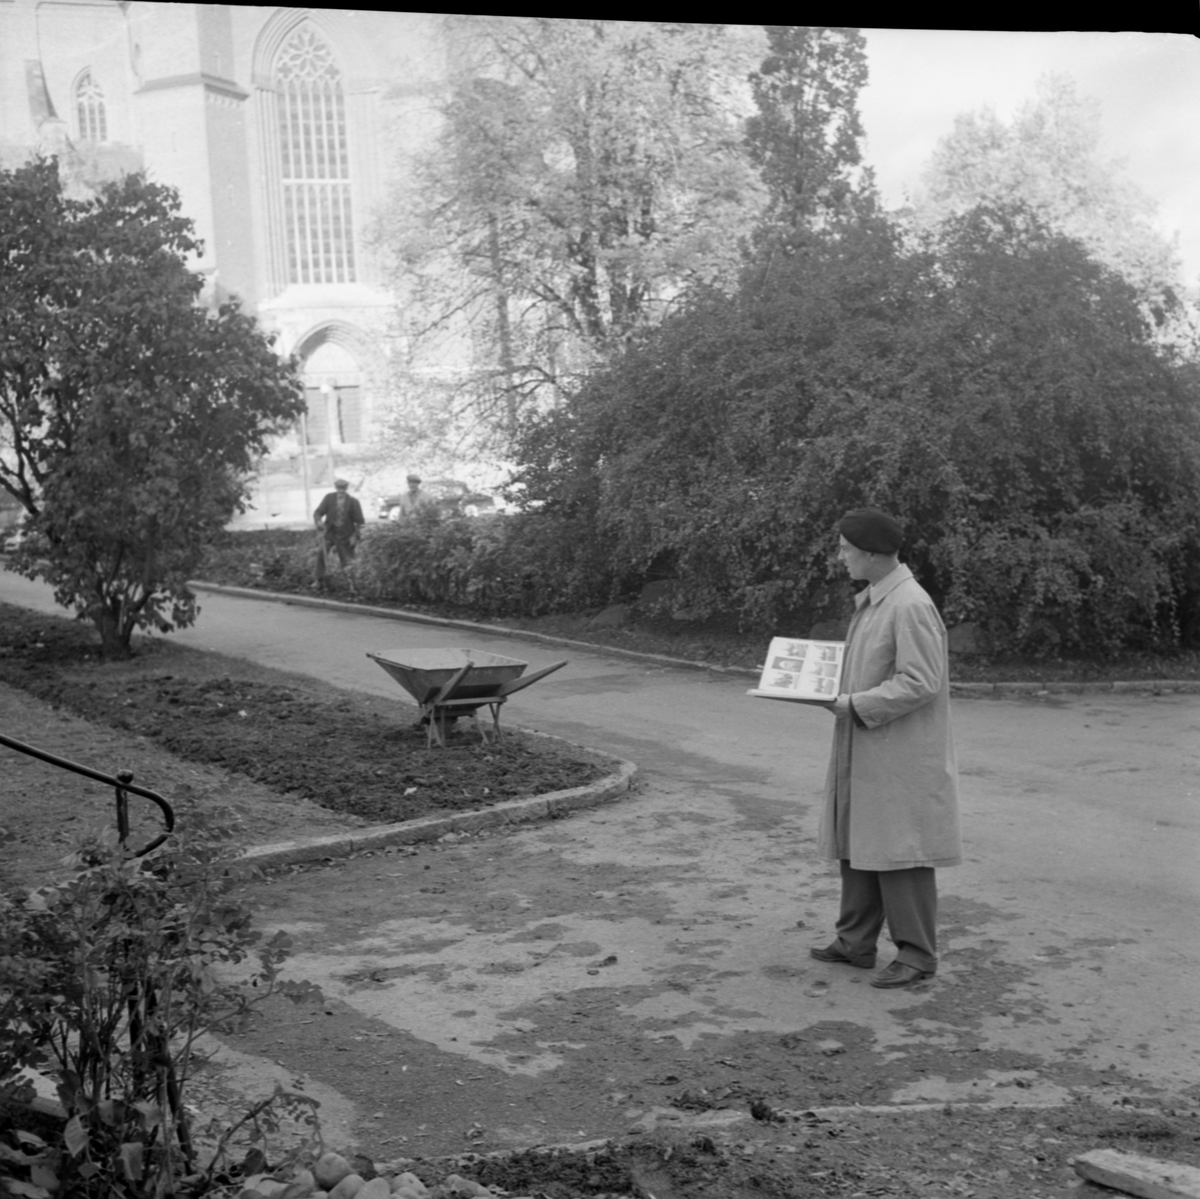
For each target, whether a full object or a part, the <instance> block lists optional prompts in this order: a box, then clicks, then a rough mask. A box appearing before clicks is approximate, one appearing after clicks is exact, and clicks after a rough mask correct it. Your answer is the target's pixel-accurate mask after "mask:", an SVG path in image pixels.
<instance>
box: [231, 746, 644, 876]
mask: <svg viewBox="0 0 1200 1199" xmlns="http://www.w3.org/2000/svg"><path fill="white" fill-rule="evenodd" d="M520 731H522V732H525V733H526V734H527V735H529V736H541V737H546V738H547V740H553V741H557V740H559V738H557V737H549V735H548V734H546V733H537V734H534V733H530V732H529V730H520ZM564 744H565V743H564ZM587 752H588V753H589V754H590V755H592V756H593V757H596V758H601V759H604V760H605V761H607V762H611V763H612V764H613V765H614V766H615V769H614V770H613V772H612V773H611V774H608V775H606V776H605V777H604V778H602V779H598V780H597V781H596V782H594V783H587V784H585V785H584V786H582V787H571V788H568V789H567V790H565V791H549V792H546V793H545V794H542V795H532V796H529V797H528V798H526V799H513V800H509V801H507V802H506V803H499V804H495V805H494V806H492V807H490V808H483V809H480V810H478V811H472V812H455V813H452V814H450V815H447V816H426V817H422V818H421V819H419V820H406V821H403V822H401V823H400V824H379V825H372V826H371V827H370V828H360V829H353V830H351V831H349V832H346V833H332V834H330V835H329V836H326V837H313V838H311V839H309V840H306V841H279V842H276V843H275V844H273V845H256V846H253V847H252V848H250V849H248V850H246V852H245V853H244V854H242V856H241V857H240V858H239V859H238V862H239V863H242V864H245V865H249V866H257V867H263V868H273V867H277V866H293V865H297V864H298V863H301V862H323V861H325V860H327V859H331V858H339V857H341V858H344V857H349V856H350V855H351V854H355V853H362V852H363V851H365V850H369V849H382V848H384V847H385V846H388V845H413V844H417V843H419V842H422V841H436V840H438V838H440V837H444V836H446V835H447V834H448V833H477V832H480V831H481V830H483V829H491V828H507V827H510V826H512V825H517V824H532V823H534V822H536V821H539V820H555V819H558V818H561V817H563V816H566V815H567V814H568V813H570V812H574V811H578V810H579V809H581V808H592V807H597V806H598V805H600V804H604V803H613V802H615V801H616V800H618V799H619V798H620V797H621V796H622V795H625V794H626V793H628V791H629V790H630V789H631V787H632V786H633V783H634V780H635V779H636V778H637V765H636V764H635V763H633V762H628V761H626V760H625V759H623V758H613V757H610V756H609V755H608V754H602V753H599V752H598V751H597V750H594V749H589V750H588V751H587Z"/></svg>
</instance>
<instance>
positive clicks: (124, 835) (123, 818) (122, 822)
mask: <svg viewBox="0 0 1200 1199" xmlns="http://www.w3.org/2000/svg"><path fill="white" fill-rule="evenodd" d="M0 745H7V746H8V748H9V749H15V750H16V751H17V752H18V753H23V754H28V755H29V756H30V757H31V758H40V759H41V760H42V761H43V762H48V763H49V764H50V765H51V766H58V767H60V768H61V769H63V770H72V771H74V772H75V773H76V774H82V775H83V776H84V778H89V779H95V780H96V781H97V782H99V783H107V784H108V785H109V786H110V787H112V788H114V790H115V791H116V793H117V837H118V839H119V840H120V842H121V845H122V846H124V844H125V842H126V840H127V839H128V837H129V793H130V792H132V793H133V794H134V795H140V796H142V798H143V799H148V800H150V801H152V802H153V803H156V804H158V806H159V808H161V809H162V814H163V823H164V824H165V825H166V826H167V827H166V830H165V831H164V832H163V833H161V834H160V835H159V836H157V837H155V838H154V840H153V841H151V842H150V843H149V844H148V845H144V846H143V847H142V848H141V849H139V850H138V851H137V852H136V853H135V854H133V855H132V856H133V857H135V858H141V857H145V856H146V854H148V853H149V852H150V851H151V850H153V849H157V848H158V847H159V846H160V845H161V844H162V843H163V842H164V841H165V840H166V839H167V837H169V836H170V834H171V832H172V830H173V829H174V828H175V813H174V811H173V810H172V808H171V805H170V804H169V803H167V801H166V800H165V799H163V797H162V796H161V795H159V794H158V792H157V791H151V790H150V789H149V788H147V787H139V786H138V785H137V784H136V783H135V782H134V781H133V772H132V771H131V770H120V771H118V772H117V774H116V776H115V777H114V776H113V775H111V774H105V773H104V772H103V771H100V770H92V769H91V767H90V766H81V765H80V764H79V763H78V762H72V761H71V760H70V759H69V758H60V757H59V756H58V755H57V754H52V753H49V752H48V751H47V750H44V749H38V748H37V746H35V745H26V744H25V742H24V741H18V740H16V739H15V738H14V737H6V736H4V734H3V733H0Z"/></svg>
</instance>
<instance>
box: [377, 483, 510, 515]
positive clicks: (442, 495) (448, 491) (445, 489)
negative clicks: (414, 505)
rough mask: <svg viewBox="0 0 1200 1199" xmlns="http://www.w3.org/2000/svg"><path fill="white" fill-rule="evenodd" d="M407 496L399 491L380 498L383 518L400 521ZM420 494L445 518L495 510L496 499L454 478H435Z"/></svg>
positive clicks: (426, 484) (422, 487)
mask: <svg viewBox="0 0 1200 1199" xmlns="http://www.w3.org/2000/svg"><path fill="white" fill-rule="evenodd" d="M405 494H406V493H405V492H399V493H397V494H394V495H385V496H384V497H383V498H382V499H380V501H379V516H380V519H382V520H399V519H400V513H401V507H400V505H401V502H402V500H403V499H404V496H405ZM421 495H423V496H424V497H425V499H426V501H427V502H428V503H429V504H430V506H431V507H433V508H435V509H436V510H437V511H438V512H440V513H442V515H443V516H480V515H482V514H483V513H485V512H491V511H492V510H493V509H495V507H496V500H495V497H494V496H490V495H488V494H487V493H486V492H482V491H472V490H471V488H470V487H468V486H467V485H466V484H465V483H460V482H458V481H457V480H455V479H432V480H430V482H428V483H424V482H423V483H422V484H421Z"/></svg>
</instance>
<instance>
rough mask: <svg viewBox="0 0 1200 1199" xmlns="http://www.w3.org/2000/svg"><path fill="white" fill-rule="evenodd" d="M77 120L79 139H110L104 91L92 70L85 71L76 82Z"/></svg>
mask: <svg viewBox="0 0 1200 1199" xmlns="http://www.w3.org/2000/svg"><path fill="white" fill-rule="evenodd" d="M75 120H76V125H77V127H78V131H79V140H80V141H85V142H103V141H107V140H108V120H107V117H106V115H105V111H104V92H103V90H102V89H101V87H100V85H99V84H98V83H97V82H96V79H95V77H94V76H93V75H92V73H91V71H84V73H83V74H82V75H81V76H80V77H79V81H78V82H77V83H76V84H75Z"/></svg>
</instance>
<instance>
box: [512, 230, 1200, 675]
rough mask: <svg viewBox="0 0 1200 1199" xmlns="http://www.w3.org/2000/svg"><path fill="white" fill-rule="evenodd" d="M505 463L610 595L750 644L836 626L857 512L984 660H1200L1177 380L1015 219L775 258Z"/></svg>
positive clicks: (1135, 321) (535, 434)
mask: <svg viewBox="0 0 1200 1199" xmlns="http://www.w3.org/2000/svg"><path fill="white" fill-rule="evenodd" d="M518 459H519V461H521V462H522V463H523V467H522V470H521V474H520V478H519V481H520V483H521V484H522V486H523V488H524V495H525V499H526V503H527V504H528V505H529V506H530V507H532V508H535V509H536V510H538V511H539V512H540V513H542V514H544V515H547V516H550V517H553V518H555V519H557V520H560V521H564V522H566V521H571V522H573V523H574V525H575V527H580V528H587V529H588V530H589V545H590V551H591V552H592V553H593V554H595V555H597V556H599V557H601V558H602V559H606V560H607V561H608V563H609V564H610V569H611V571H612V572H613V575H614V576H615V577H616V578H618V579H650V578H655V577H659V578H672V579H674V580H676V589H675V595H674V597H673V602H675V603H676V604H679V603H682V604H685V605H686V606H688V607H690V608H692V609H694V610H697V611H699V612H701V613H714V612H732V613H736V614H737V615H738V616H739V617H740V618H741V620H742V623H743V625H744V626H745V627H748V628H762V629H768V628H770V627H772V626H774V625H775V624H776V623H777V621H778V619H779V615H780V613H782V612H784V611H790V610H805V609H808V610H811V611H814V613H815V612H816V611H817V610H819V609H820V608H821V607H822V605H823V604H827V603H829V602H830V600H829V599H827V598H826V597H828V596H830V594H831V593H829V592H828V591H827V588H828V586H829V583H830V581H831V580H832V579H833V578H835V577H837V575H838V571H837V568H836V567H835V566H834V564H833V563H832V560H831V555H832V535H831V532H830V530H831V529H832V528H833V526H834V523H835V522H836V520H837V518H838V517H839V516H840V515H841V514H842V513H843V512H844V511H845V510H846V509H847V508H850V507H855V506H858V505H862V504H874V505H878V506H880V507H884V508H888V509H891V510H892V511H895V512H897V513H898V514H900V515H901V516H902V517H903V519H904V520H905V521H906V523H907V525H908V528H909V530H910V538H909V544H908V546H907V549H906V552H905V557H906V560H907V561H909V562H910V563H911V564H912V565H913V567H914V568H915V569H916V571H917V573H918V574H919V576H920V577H921V580H922V582H923V583H924V584H925V585H926V586H927V587H928V588H929V590H930V591H931V592H932V593H933V594H934V596H935V598H936V599H937V600H938V602H939V603H940V605H941V606H942V607H943V610H944V612H945V615H946V618H947V621H948V623H951V624H955V623H959V622H962V621H974V622H977V623H978V625H979V626H980V627H981V628H982V629H983V630H985V631H986V633H987V634H988V635H989V637H990V639H991V645H992V647H993V649H994V650H996V651H997V652H1004V653H1007V654H1019V655H1024V656H1027V657H1041V656H1053V655H1061V654H1097V653H1101V654H1106V653H1112V652H1115V651H1117V650H1120V649H1170V648H1172V647H1178V646H1179V645H1180V644H1181V643H1182V644H1185V645H1186V644H1188V643H1189V642H1190V641H1194V640H1196V639H1197V638H1200V525H1198V521H1200V371H1198V369H1197V364H1196V361H1195V359H1194V356H1193V358H1192V359H1190V360H1189V359H1187V358H1184V357H1183V356H1182V355H1181V354H1179V353H1178V352H1176V351H1174V350H1171V349H1168V348H1164V347H1163V346H1161V345H1160V344H1159V343H1158V341H1157V340H1156V338H1155V329H1154V327H1153V324H1152V321H1151V320H1149V319H1148V318H1147V317H1146V316H1145V315H1144V313H1143V309H1142V307H1141V305H1140V303H1139V296H1138V294H1137V293H1136V291H1135V290H1134V289H1133V288H1132V287H1131V286H1130V285H1129V284H1128V283H1126V282H1125V281H1124V280H1123V279H1121V278H1120V277H1119V276H1118V275H1116V274H1115V273H1113V272H1111V271H1109V270H1108V269H1107V268H1105V267H1103V266H1102V265H1101V264H1099V263H1098V262H1096V261H1095V260H1094V259H1092V258H1090V257H1089V256H1088V254H1087V252H1086V251H1085V249H1084V248H1083V247H1082V246H1081V245H1080V244H1079V243H1077V242H1074V241H1071V240H1069V239H1067V238H1064V237H1062V236H1059V235H1056V234H1054V233H1052V232H1051V231H1049V230H1047V229H1046V228H1045V227H1044V226H1043V225H1041V224H1040V223H1039V222H1038V221H1037V220H1036V219H1035V218H1033V217H1032V216H1031V215H1030V214H1029V213H1028V212H1026V211H1025V210H1022V209H1019V208H1009V209H990V208H979V209H975V210H973V211H972V212H970V213H968V214H966V215H965V216H963V217H961V218H955V219H953V220H951V221H949V222H948V223H947V224H946V225H945V226H943V227H942V228H941V229H940V231H939V234H938V238H937V240H936V241H931V242H928V243H925V244H920V245H913V244H911V243H910V242H907V241H906V240H905V238H904V235H903V234H902V233H901V231H900V230H899V228H898V227H896V226H895V225H893V224H892V223H890V222H888V221H886V220H884V219H880V218H868V219H861V220H855V221H850V222H847V223H846V224H845V225H844V226H842V227H841V228H837V229H833V230H831V231H830V232H828V233H827V234H824V235H813V236H811V237H809V238H808V239H807V241H806V242H805V243H804V245H803V246H802V247H801V248H800V249H798V250H797V251H796V252H795V253H792V254H790V255H771V256H767V257H765V258H764V259H763V260H761V261H760V262H759V263H757V264H756V265H755V266H754V267H753V268H752V269H750V270H748V271H747V274H746V276H745V279H744V280H743V284H742V287H741V289H740V291H739V292H738V294H737V295H736V296H733V297H727V296H724V295H721V294H716V293H709V294H706V295H700V296H696V297H694V298H693V299H692V300H691V302H690V303H689V305H688V306H687V307H686V309H685V310H684V311H682V312H681V313H680V314H679V316H678V317H676V318H675V319H673V320H671V321H669V322H667V323H666V324H665V325H664V326H663V327H662V328H661V329H660V330H659V331H658V332H657V333H656V334H654V335H653V336H648V337H647V338H645V339H644V340H643V341H642V342H641V344H639V345H638V346H637V347H635V348H633V349H632V350H631V351H630V352H629V353H627V354H626V355H624V357H623V358H621V359H620V360H619V361H617V362H615V363H614V365H612V366H611V367H610V368H609V369H607V370H605V371H603V372H599V373H597V374H596V375H594V376H593V377H592V378H591V379H590V380H589V382H588V383H587V384H586V385H585V386H584V387H583V388H582V389H581V390H580V391H579V392H578V394H577V395H575V396H574V397H572V399H571V400H570V401H569V402H568V403H567V404H565V405H564V406H562V407H561V408H559V409H557V410H555V411H554V412H551V413H549V414H548V415H546V416H545V417H544V418H542V419H540V420H537V421H533V422H529V423H527V425H526V428H525V430H524V433H523V436H522V439H521V445H520V446H519V448H518ZM560 548H561V550H562V552H563V553H564V554H566V555H568V556H569V555H570V554H571V553H573V552H574V547H573V546H571V545H563V546H561V547H560Z"/></svg>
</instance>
